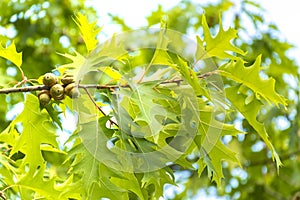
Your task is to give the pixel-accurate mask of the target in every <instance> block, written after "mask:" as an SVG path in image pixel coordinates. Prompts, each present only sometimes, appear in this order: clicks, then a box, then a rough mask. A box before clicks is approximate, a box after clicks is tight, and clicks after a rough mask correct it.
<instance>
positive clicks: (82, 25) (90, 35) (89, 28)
mask: <svg viewBox="0 0 300 200" xmlns="http://www.w3.org/2000/svg"><path fill="white" fill-rule="evenodd" d="M74 21H75V23H76V24H77V26H78V27H79V29H80V31H81V34H82V38H83V40H84V42H85V45H86V48H87V50H88V52H90V51H92V50H93V49H95V48H96V46H97V44H98V40H97V39H96V37H97V35H98V33H99V32H100V31H101V28H99V27H97V21H94V22H91V23H90V22H89V21H88V19H87V16H85V15H83V14H81V13H78V15H76V18H75V19H74Z"/></svg>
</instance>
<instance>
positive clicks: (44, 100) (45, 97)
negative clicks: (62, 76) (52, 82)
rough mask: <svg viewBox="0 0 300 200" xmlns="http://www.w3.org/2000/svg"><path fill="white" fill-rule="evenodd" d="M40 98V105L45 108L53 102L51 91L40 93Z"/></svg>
mask: <svg viewBox="0 0 300 200" xmlns="http://www.w3.org/2000/svg"><path fill="white" fill-rule="evenodd" d="M38 98H39V101H40V104H41V105H43V106H46V105H47V104H48V103H49V102H50V100H51V95H50V93H49V90H42V91H40V92H39V94H38Z"/></svg>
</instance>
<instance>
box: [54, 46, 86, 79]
mask: <svg viewBox="0 0 300 200" xmlns="http://www.w3.org/2000/svg"><path fill="white" fill-rule="evenodd" d="M58 54H59V55H61V56H64V57H66V58H68V59H70V60H72V62H71V63H68V64H64V65H61V66H59V67H58V68H57V70H58V71H59V72H60V74H64V73H65V72H67V73H68V74H73V75H76V74H77V73H78V70H79V68H80V67H81V66H82V65H83V64H84V62H85V60H86V59H85V57H84V56H82V55H81V54H80V53H78V52H76V51H75V55H71V54H68V53H65V54H61V53H58Z"/></svg>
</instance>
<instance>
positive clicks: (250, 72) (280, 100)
mask: <svg viewBox="0 0 300 200" xmlns="http://www.w3.org/2000/svg"><path fill="white" fill-rule="evenodd" d="M260 64H261V56H258V57H257V58H256V61H255V62H254V64H253V65H251V66H250V67H245V66H244V61H243V60H241V59H238V60H237V61H236V62H235V61H231V62H230V63H228V64H225V65H223V66H221V67H220V68H219V70H218V71H219V73H220V74H221V75H222V76H225V77H228V78H230V79H232V80H234V81H236V82H237V83H241V84H243V85H244V86H246V87H248V88H250V89H251V90H252V91H253V92H254V93H255V96H256V97H257V98H260V97H262V98H264V99H265V100H266V101H267V102H268V103H271V102H273V103H274V104H275V105H276V106H279V104H282V105H284V106H285V105H286V99H285V98H284V97H282V96H281V95H279V94H278V93H276V91H275V80H274V79H273V78H269V79H265V80H264V79H262V78H261V77H260V76H259V73H260Z"/></svg>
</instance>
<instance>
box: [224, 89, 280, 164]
mask: <svg viewBox="0 0 300 200" xmlns="http://www.w3.org/2000/svg"><path fill="white" fill-rule="evenodd" d="M239 87H240V86H235V87H229V88H227V89H226V94H227V98H228V99H229V100H230V101H231V103H232V104H233V105H234V106H235V107H236V108H237V109H238V111H239V112H240V113H241V114H242V115H243V116H244V117H245V118H246V119H247V121H248V122H249V124H250V125H251V126H252V127H253V128H254V129H255V130H256V132H257V133H258V134H259V135H260V137H261V138H262V139H263V141H264V142H265V143H266V145H267V147H268V148H269V149H270V151H271V153H272V158H273V160H275V162H276V165H277V170H279V167H280V166H281V165H282V163H281V161H280V158H279V156H278V154H277V153H276V151H275V148H274V147H273V145H272V143H271V141H270V140H269V136H268V133H267V132H266V129H265V127H264V124H263V123H260V122H258V121H257V120H256V116H257V113H259V109H260V107H261V105H262V103H261V102H260V101H259V100H257V99H255V100H253V101H252V102H250V103H248V104H246V103H245V102H246V101H245V100H246V98H247V97H246V96H245V95H243V94H240V93H239Z"/></svg>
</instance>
